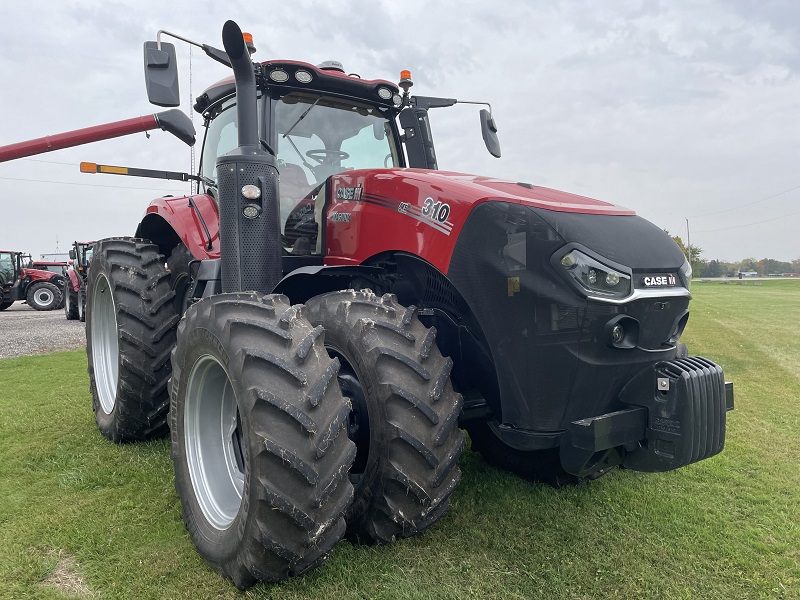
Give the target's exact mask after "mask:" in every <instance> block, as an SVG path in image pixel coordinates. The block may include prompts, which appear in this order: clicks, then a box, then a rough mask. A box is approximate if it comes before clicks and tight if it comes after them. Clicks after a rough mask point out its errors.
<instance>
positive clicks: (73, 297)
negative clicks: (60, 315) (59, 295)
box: [64, 279, 78, 321]
mask: <svg viewBox="0 0 800 600" xmlns="http://www.w3.org/2000/svg"><path fill="white" fill-rule="evenodd" d="M64 315H65V316H66V317H67V321H74V320H75V319H77V318H78V292H76V291H75V290H73V289H72V283H71V282H70V280H69V279H65V280H64Z"/></svg>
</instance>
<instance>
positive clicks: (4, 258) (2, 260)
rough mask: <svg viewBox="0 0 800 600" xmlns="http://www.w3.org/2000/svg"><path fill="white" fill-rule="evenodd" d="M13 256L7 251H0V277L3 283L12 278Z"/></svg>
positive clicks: (13, 268) (13, 269)
mask: <svg viewBox="0 0 800 600" xmlns="http://www.w3.org/2000/svg"><path fill="white" fill-rule="evenodd" d="M15 270H16V269H15V265H14V257H13V255H12V254H11V253H9V252H0V279H2V281H3V283H8V282H10V281H11V280H12V279H14V271H15Z"/></svg>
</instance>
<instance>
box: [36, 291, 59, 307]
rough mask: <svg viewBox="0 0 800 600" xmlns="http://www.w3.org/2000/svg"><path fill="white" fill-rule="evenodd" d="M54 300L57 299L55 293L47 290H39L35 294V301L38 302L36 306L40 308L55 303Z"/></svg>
mask: <svg viewBox="0 0 800 600" xmlns="http://www.w3.org/2000/svg"><path fill="white" fill-rule="evenodd" d="M53 298H55V296H54V295H53V292H51V291H50V290H48V289H47V288H41V289H38V290H36V291H35V292H34V293H33V299H34V300H35V301H36V304H39V305H40V306H47V305H48V304H50V303H51V302H52V301H53Z"/></svg>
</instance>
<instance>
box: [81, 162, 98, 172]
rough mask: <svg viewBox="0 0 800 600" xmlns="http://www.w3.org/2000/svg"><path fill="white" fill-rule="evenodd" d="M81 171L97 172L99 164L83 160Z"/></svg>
mask: <svg viewBox="0 0 800 600" xmlns="http://www.w3.org/2000/svg"><path fill="white" fill-rule="evenodd" d="M81 173H97V164H96V163H90V162H82V163H81Z"/></svg>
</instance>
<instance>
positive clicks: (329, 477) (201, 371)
mask: <svg viewBox="0 0 800 600" xmlns="http://www.w3.org/2000/svg"><path fill="white" fill-rule="evenodd" d="M323 337H324V332H323V330H322V328H321V327H316V328H314V327H312V326H311V325H310V324H309V323H308V321H307V320H306V319H305V318H303V316H302V310H301V308H300V307H291V306H290V305H289V302H288V299H287V298H286V297H285V296H280V295H269V296H263V295H261V294H257V293H254V292H249V293H237V294H220V295H217V296H213V297H210V298H205V299H203V300H201V301H199V302H197V303H196V304H193V305H192V306H190V307H189V308H188V310H187V311H186V314H185V316H184V318H183V319H182V321H181V323H180V325H179V326H178V334H177V346H176V348H175V351H174V353H173V357H172V364H173V378H172V382H171V384H170V393H171V396H172V407H171V409H170V423H171V430H172V449H171V453H172V459H173V463H174V466H175V487H176V489H177V491H178V495H179V496H180V499H181V506H182V509H183V518H184V521H185V523H186V526H187V528H188V530H189V533H190V535H191V537H192V541H193V542H194V544H195V546H196V547H197V550H198V552H199V553H200V555H201V556H202V557H203V558H204V559H205V560H207V561H208V562H209V563H210V564H211V565H212V566H213V567H214V568H215V569H216V570H217V571H218V572H220V573H222V574H223V575H226V576H228V577H230V578H231V579H233V581H234V583H235V584H236V586H237V587H239V588H240V589H245V588H247V587H249V586H251V585H253V584H254V583H256V581H259V580H262V581H279V580H282V579H285V578H287V577H290V576H293V575H299V574H302V573H304V572H306V571H308V570H310V569H312V568H314V567H316V566H318V565H319V564H321V563H322V562H323V561H324V560H325V559H326V558H327V557H328V555H329V553H330V551H331V549H332V548H333V546H334V545H335V544H336V543H337V542H338V541H339V540H340V539H341V538H342V536H343V535H344V531H345V521H344V512H345V509H346V508H347V506H348V505H349V503H350V501H351V500H352V497H353V488H352V485H351V484H350V481H349V480H348V477H347V473H348V470H349V468H350V465H351V464H352V461H353V458H354V457H355V453H356V450H355V446H354V444H353V443H352V442H351V441H350V440H349V439H348V437H347V427H346V425H347V420H348V415H349V413H350V404H349V402H348V401H347V400H346V399H345V398H344V397H343V396H342V394H341V392H340V391H339V387H338V386H337V385H336V375H337V373H338V369H339V363H338V361H337V360H335V359H333V360H332V359H331V358H330V357H329V356H328V354H327V353H326V351H325V348H324V346H323ZM212 415H213V416H214V417H215V418H211V417H212ZM220 417H221V418H220Z"/></svg>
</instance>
